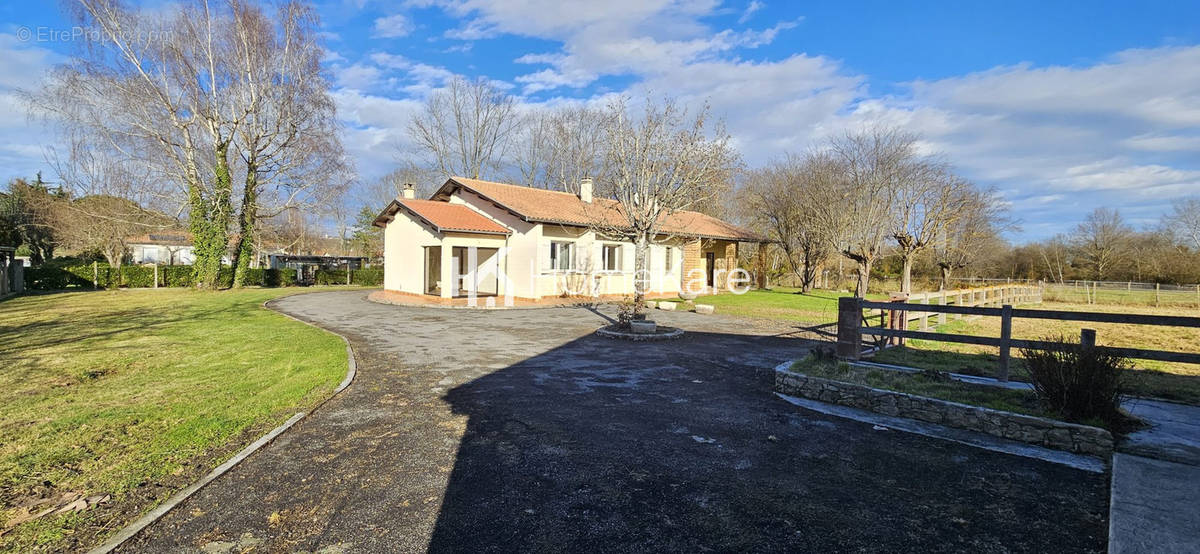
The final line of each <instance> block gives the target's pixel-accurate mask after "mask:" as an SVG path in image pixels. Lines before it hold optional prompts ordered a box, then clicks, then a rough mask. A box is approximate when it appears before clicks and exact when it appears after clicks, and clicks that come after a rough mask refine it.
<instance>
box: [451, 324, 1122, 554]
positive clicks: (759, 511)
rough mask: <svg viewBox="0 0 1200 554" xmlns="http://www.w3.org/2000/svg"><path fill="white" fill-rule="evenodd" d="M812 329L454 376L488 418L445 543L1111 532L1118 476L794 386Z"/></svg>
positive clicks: (586, 348) (464, 469) (634, 546)
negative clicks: (787, 376) (787, 383)
mask: <svg viewBox="0 0 1200 554" xmlns="http://www.w3.org/2000/svg"><path fill="white" fill-rule="evenodd" d="M808 344H809V343H808V342H807V341H802V340H798V339H785V338H778V337H747V336H741V335H729V334H723V333H703V332H689V333H688V334H687V335H685V337H684V338H683V339H681V340H679V341H672V342H667V343H628V342H622V341H613V340H608V339H602V338H596V337H585V338H580V339H577V340H574V341H571V342H569V343H566V344H563V345H562V346H559V347H557V348H554V349H552V350H550V351H547V352H545V353H543V354H541V355H538V356H535V357H532V358H529V359H527V360H524V361H522V362H520V363H517V364H514V365H511V366H509V367H507V368H505V369H502V370H499V371H496V372H493V373H490V374H487V375H485V376H482V377H479V378H477V379H475V380H473V381H470V382H467V383H465V384H463V385H460V386H458V387H456V388H454V389H452V390H451V391H450V392H448V393H447V395H446V399H447V400H448V401H449V403H450V405H451V408H452V410H453V411H454V413H456V414H465V415H467V416H468V423H467V428H466V431H465V433H464V435H463V437H462V439H461V442H460V444H459V447H458V451H457V457H456V460H455V462H454V468H453V471H452V473H451V475H450V478H449V482H448V485H447V488H446V490H445V494H444V497H443V502H442V504H441V509H440V512H439V514H438V518H437V523H436V527H435V529H434V532H433V536H432V539H431V541H430V543H429V550H430V551H434V552H446V551H470V552H478V551H518V550H521V551H573V550H604V551H698V550H717V551H737V550H752V551H850V550H868V551H876V550H906V551H962V550H998V551H999V550H1003V551H1010V550H1011V551H1059V552H1066V551H1100V550H1103V549H1104V548H1105V543H1106V537H1107V532H1106V531H1107V527H1106V520H1107V502H1108V490H1107V477H1106V476H1104V475H1095V474H1088V473H1084V472H1081V471H1077V470H1073V469H1070V468H1066V467H1063V466H1058V465H1053V464H1048V463H1044V462H1039V461H1034V460H1030V459H1026V458H1020V457H1015V456H1007V455H1003V454H997V453H992V452H988V451H983V450H976V449H973V448H970V447H966V446H962V445H958V444H955V443H949V442H944V441H937V440H933V439H929V438H924V437H919V436H915V435H909V434H903V433H897V432H894V431H878V430H873V429H872V427H871V426H870V425H864V424H859V423H856V422H850V421H846V420H839V419H835V418H829V417H825V416H820V415H816V414H813V413H810V412H804V411H801V410H799V409H798V408H796V407H794V406H792V405H790V404H788V403H786V402H784V401H782V400H780V399H778V398H777V397H775V396H774V395H773V394H772V392H771V380H772V378H773V374H772V372H770V371H768V370H765V369H764V368H765V367H769V365H770V364H769V363H765V360H767V359H769V358H771V357H772V356H774V357H775V358H778V357H779V356H780V355H781V353H782V351H787V350H788V349H790V350H791V352H792V353H793V357H795V355H794V354H795V352H796V351H797V350H801V349H803V348H805V347H807V346H808ZM784 359H786V358H784Z"/></svg>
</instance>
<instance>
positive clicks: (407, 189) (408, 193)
mask: <svg viewBox="0 0 1200 554" xmlns="http://www.w3.org/2000/svg"><path fill="white" fill-rule="evenodd" d="M400 194H401V195H403V196H404V197H405V198H407V199H409V200H412V199H413V198H416V197H417V191H416V189H415V188H413V186H412V184H411V183H406V184H405V185H404V190H403V191H402V192H401V193H400Z"/></svg>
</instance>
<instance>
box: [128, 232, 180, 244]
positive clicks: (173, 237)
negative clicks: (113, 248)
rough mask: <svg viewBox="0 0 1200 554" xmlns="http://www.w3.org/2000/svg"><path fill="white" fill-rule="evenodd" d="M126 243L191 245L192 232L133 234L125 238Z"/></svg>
mask: <svg viewBox="0 0 1200 554" xmlns="http://www.w3.org/2000/svg"><path fill="white" fill-rule="evenodd" d="M125 242H126V243H127V244H155V245H159V246H191V245H192V234H191V233H189V232H187V231H156V232H152V233H146V234H143V235H134V236H132V237H128V238H126V239H125Z"/></svg>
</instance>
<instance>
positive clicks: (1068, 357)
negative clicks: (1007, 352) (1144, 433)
mask: <svg viewBox="0 0 1200 554" xmlns="http://www.w3.org/2000/svg"><path fill="white" fill-rule="evenodd" d="M1042 340H1045V341H1050V342H1058V343H1062V347H1061V348H1059V349H1056V350H1025V349H1023V350H1022V351H1021V354H1022V356H1024V357H1025V366H1026V367H1027V368H1028V370H1029V376H1030V380H1031V381H1033V387H1034V390H1035V392H1037V396H1038V400H1039V401H1040V402H1041V403H1042V406H1043V408H1045V409H1046V410H1047V411H1050V412H1053V413H1055V414H1057V415H1058V416H1059V417H1061V418H1062V419H1065V420H1067V421H1073V422H1076V423H1085V422H1096V421H1099V422H1101V423H1102V424H1103V425H1104V426H1105V427H1108V428H1110V429H1112V428H1114V427H1117V426H1119V425H1121V423H1122V422H1123V421H1125V419H1126V418H1125V416H1124V414H1122V413H1121V411H1120V403H1121V395H1122V393H1123V392H1124V389H1125V382H1124V379H1125V375H1127V370H1129V369H1131V367H1132V366H1131V365H1130V363H1129V361H1128V360H1126V359H1125V358H1122V357H1120V356H1116V355H1113V354H1108V353H1105V352H1104V351H1103V350H1101V349H1099V348H1097V347H1095V346H1090V345H1083V344H1080V343H1078V342H1073V341H1070V340H1069V339H1067V338H1066V337H1062V336H1058V337H1046V338H1044V339H1042Z"/></svg>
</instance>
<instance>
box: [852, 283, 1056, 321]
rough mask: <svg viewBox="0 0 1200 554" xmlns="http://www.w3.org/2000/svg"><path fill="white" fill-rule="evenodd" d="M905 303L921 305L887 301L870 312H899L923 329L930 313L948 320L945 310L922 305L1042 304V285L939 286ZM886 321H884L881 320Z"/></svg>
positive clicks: (957, 316)
mask: <svg viewBox="0 0 1200 554" xmlns="http://www.w3.org/2000/svg"><path fill="white" fill-rule="evenodd" d="M907 303H908V304H919V305H920V306H907V307H906V308H907V309H905V310H903V311H901V310H897V309H896V304H895V303H892V302H889V303H887V306H888V307H887V309H883V310H880V311H879V314H872V317H879V318H880V321H881V322H883V321H884V320H885V318H888V317H889V316H892V317H895V315H893V314H898V315H899V317H900V319H902V320H903V322H904V323H905V325H904V326H905V327H907V323H908V322H910V321H918V322H919V323H920V325H919V326H920V329H921V330H922V331H925V330H928V329H929V320H930V317H931V316H932V317H934V318H936V321H937V324H938V325H945V324H946V320H947V312H938V311H937V310H930V309H925V308H924V307H923V306H967V307H980V306H996V307H999V306H1002V305H1004V304H1041V303H1042V289H1041V288H1039V287H1037V286H1034V285H1024V284H1017V285H996V286H991V287H976V288H970V289H956V290H941V291H933V292H919V293H916V294H911V295H909V296H908V300H907ZM951 317H952V318H953V319H962V318H963V317H964V316H963V314H960V313H955V314H951ZM882 324H885V323H881V325H882Z"/></svg>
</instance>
